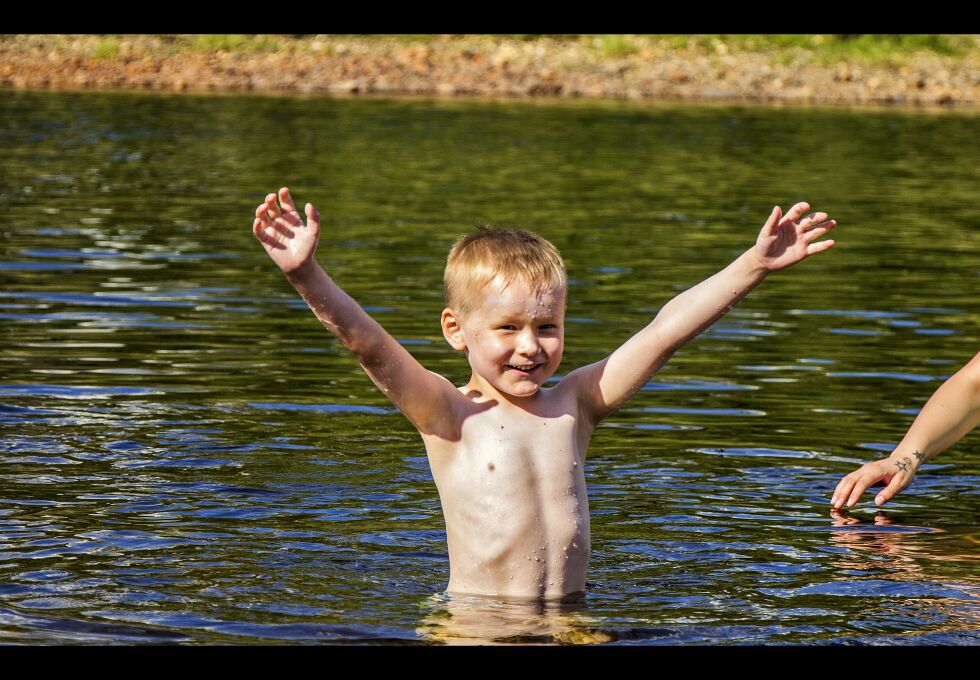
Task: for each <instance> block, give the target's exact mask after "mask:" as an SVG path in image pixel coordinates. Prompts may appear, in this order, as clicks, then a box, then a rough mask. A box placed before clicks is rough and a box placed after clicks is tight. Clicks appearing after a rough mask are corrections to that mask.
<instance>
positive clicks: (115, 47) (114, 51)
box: [92, 36, 119, 59]
mask: <svg viewBox="0 0 980 680" xmlns="http://www.w3.org/2000/svg"><path fill="white" fill-rule="evenodd" d="M118 56H119V39H118V38H115V37H112V36H106V37H104V38H102V39H100V40H99V42H98V43H96V45H95V47H94V48H92V58H93V59H115V58H116V57H118Z"/></svg>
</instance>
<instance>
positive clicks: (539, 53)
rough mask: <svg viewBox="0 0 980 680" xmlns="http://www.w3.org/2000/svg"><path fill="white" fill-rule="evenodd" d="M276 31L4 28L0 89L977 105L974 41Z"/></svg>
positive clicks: (979, 60) (979, 75) (979, 83)
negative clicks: (732, 45) (377, 35)
mask: <svg viewBox="0 0 980 680" xmlns="http://www.w3.org/2000/svg"><path fill="white" fill-rule="evenodd" d="M277 40H279V41H280V42H279V43H278V44H279V45H280V47H278V48H277V50H276V51H256V50H243V51H233V50H232V51H229V50H213V51H204V50H189V49H180V48H178V47H176V46H175V45H174V43H173V40H172V39H170V40H168V38H166V37H163V36H148V35H144V36H119V37H118V38H113V39H111V41H109V42H107V41H106V39H105V38H104V37H101V36H77V35H73V36H50V35H49V36H45V35H10V36H3V37H2V38H0V88H2V89H17V90H24V89H28V90H38V89H51V90H79V89H93V90H112V89H120V90H157V91H174V92H260V93H270V94H288V93H300V94H318V95H387V96H393V95H426V96H444V97H520V98H527V97H566V98H577V97H581V98H604V99H648V100H695V101H719V102H786V103H800V104H821V105H826V104H831V105H855V104H859V105H867V104H871V105H906V106H908V105H911V106H945V107H950V106H952V107H956V108H964V109H974V108H977V107H978V106H980V50H970V52H969V53H968V54H967V55H966V56H965V57H960V58H953V57H945V56H940V55H937V54H934V53H930V52H924V51H923V52H916V53H913V54H909V55H907V56H906V57H904V58H903V59H902V60H901V63H898V64H895V63H889V64H873V63H857V62H855V61H851V62H843V61H842V62H838V63H822V62H821V61H820V60H818V59H815V58H814V57H813V55H812V54H811V53H808V52H806V51H804V50H795V51H794V50H787V51H785V52H749V51H739V52H738V53H729V51H728V49H727V47H726V46H725V45H724V44H722V43H718V45H717V46H716V48H717V49H715V50H712V51H707V50H693V49H680V50H678V49H669V48H667V47H663V46H659V45H657V44H648V45H646V46H644V47H643V48H642V49H638V50H637V51H635V52H634V53H631V54H628V55H623V56H610V55H607V54H602V53H600V52H598V51H597V50H595V49H589V47H588V45H586V44H583V42H582V41H567V40H566V41H562V40H556V39H551V38H546V37H541V38H537V39H534V40H516V39H504V38H498V37H493V36H466V37H464V38H462V39H459V38H451V37H448V36H439V37H435V38H434V39H433V40H431V41H428V42H425V43H405V42H399V41H397V40H388V41H385V40H378V39H372V38H366V37H358V36H304V37H284V36H277Z"/></svg>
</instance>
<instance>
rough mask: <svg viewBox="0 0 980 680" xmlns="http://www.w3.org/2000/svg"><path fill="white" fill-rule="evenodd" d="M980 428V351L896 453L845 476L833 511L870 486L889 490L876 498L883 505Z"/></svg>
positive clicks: (935, 397) (849, 503)
mask: <svg viewBox="0 0 980 680" xmlns="http://www.w3.org/2000/svg"><path fill="white" fill-rule="evenodd" d="M978 424H980V353H977V355H976V356H974V357H973V359H971V360H970V361H969V362H967V364H966V366H964V367H963V368H961V369H960V370H959V371H957V372H956V374H955V375H954V376H953V377H951V378H950V379H949V380H947V381H946V382H944V383H943V384H942V385H940V387H939V389H938V390H936V392H935V393H934V394H933V395H932V396H931V397H930V398H929V401H927V402H926V405H925V406H923V407H922V410H921V411H920V412H919V415H918V416H916V418H915V421H914V422H913V423H912V426H911V427H910V428H909V430H908V432H906V433H905V436H904V437H903V438H902V441H901V442H899V444H898V446H896V447H895V450H894V451H892V452H891V455H890V456H888V457H887V458H882V459H881V460H874V461H871V462H870V463H865V464H864V465H862V466H861V467H860V468H858V469H857V470H855V471H854V472H852V473H851V474H849V475H847V476H846V477H844V478H843V479H842V480H840V482H839V483H838V484H837V488H836V489H834V497H833V498H832V499H831V500H830V504H831V506H833V508H834V510H840V509H841V506H843V505H844V503H845V501H846V503H847V507H850V506H852V505H854V504H855V503H857V502H858V500H859V499H860V498H861V494H863V493H864V491H865V489H867V488H868V487H869V486H876V485H878V484H879V483H880V482H883V483H884V484H886V485H887V486H885V488H884V489H882V490H881V491H880V492H878V494H877V495H876V496H875V505H884V504H885V503H887V502H888V501H890V500H891V499H892V498H894V497H895V495H896V494H897V493H898V492H899V491H901V490H902V489H904V488H905V487H907V486H908V485H909V484H911V483H912V479H913V478H914V477H915V473H916V472H918V470H919V466H920V465H922V464H923V463H924V462H926V461H927V460H929V459H931V458H935V457H936V456H938V455H939V454H940V453H942V452H943V451H945V450H946V449H948V448H949V447H951V446H952V445H953V444H955V443H956V442H958V441H959V440H960V439H962V438H963V437H964V436H966V434H967V433H968V432H969V431H970V430H972V429H973V428H975V427H976V426H977V425H978Z"/></svg>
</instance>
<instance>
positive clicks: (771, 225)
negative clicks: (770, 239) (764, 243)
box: [762, 205, 783, 236]
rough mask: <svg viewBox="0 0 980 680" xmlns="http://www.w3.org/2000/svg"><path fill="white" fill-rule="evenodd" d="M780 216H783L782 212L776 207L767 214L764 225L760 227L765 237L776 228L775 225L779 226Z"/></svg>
mask: <svg viewBox="0 0 980 680" xmlns="http://www.w3.org/2000/svg"><path fill="white" fill-rule="evenodd" d="M782 216H783V211H782V210H781V209H780V208H779V206H778V205H777V206H774V207H773V209H772V212H771V213H769V219H767V220H766V223H765V224H764V225H763V226H762V233H763V234H765V235H766V236H768V235H769V234H771V233H772V232H773V230H774V229H775V228H776V225H777V224H779V218H780V217H782Z"/></svg>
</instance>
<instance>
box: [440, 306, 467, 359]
mask: <svg viewBox="0 0 980 680" xmlns="http://www.w3.org/2000/svg"><path fill="white" fill-rule="evenodd" d="M440 321H441V323H442V335H443V337H444V338H446V342H448V343H449V346H450V347H452V348H453V349H456V350H460V351H464V350H465V349H466V341H465V340H464V339H463V327H462V326H460V323H459V316H458V315H457V314H456V312H454V311H453V310H451V309H449V308H448V307H447V308H446V309H444V310H442V318H441V319H440Z"/></svg>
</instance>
